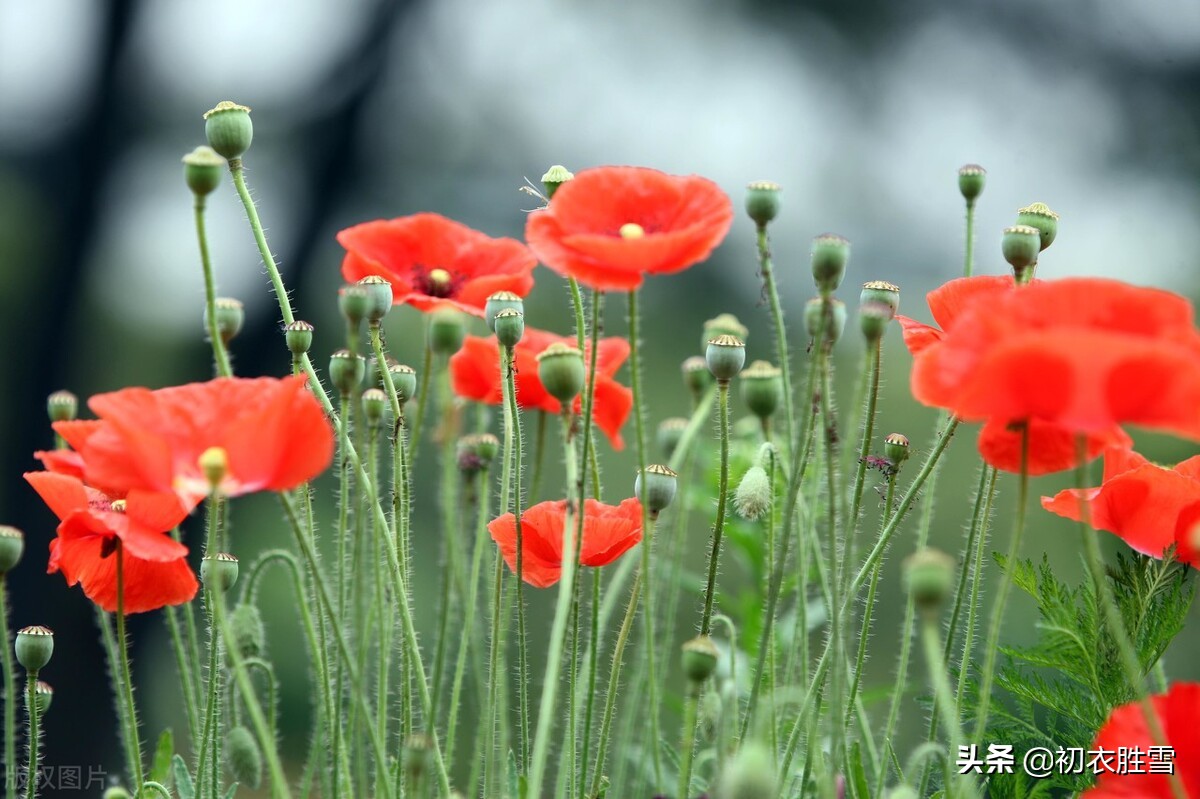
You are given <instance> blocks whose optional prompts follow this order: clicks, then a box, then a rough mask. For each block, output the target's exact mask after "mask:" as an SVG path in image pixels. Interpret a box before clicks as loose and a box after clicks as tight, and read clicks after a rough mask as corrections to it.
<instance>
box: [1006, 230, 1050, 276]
mask: <svg viewBox="0 0 1200 799" xmlns="http://www.w3.org/2000/svg"><path fill="white" fill-rule="evenodd" d="M1041 249H1042V234H1041V232H1040V231H1039V230H1038V229H1037V228H1035V227H1030V226H1029V225H1013V226H1012V227H1006V228H1005V229H1004V238H1002V239H1001V240H1000V250H1001V252H1003V253H1004V260H1006V261H1008V263H1009V265H1011V266H1012V268H1013V271H1014V272H1016V273H1017V275H1018V276H1020V275H1021V274H1022V273H1023V272H1024V271H1025V270H1026V269H1028V268H1029V267H1031V266H1033V265H1034V264H1036V263H1037V259H1038V253H1039V252H1041Z"/></svg>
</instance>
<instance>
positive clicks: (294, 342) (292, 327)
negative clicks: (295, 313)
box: [283, 319, 315, 356]
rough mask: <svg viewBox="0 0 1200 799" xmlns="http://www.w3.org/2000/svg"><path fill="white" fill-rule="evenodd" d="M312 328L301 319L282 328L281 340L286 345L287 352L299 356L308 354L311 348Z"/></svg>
mask: <svg viewBox="0 0 1200 799" xmlns="http://www.w3.org/2000/svg"><path fill="white" fill-rule="evenodd" d="M314 329H315V328H313V326H312V325H310V324H309V323H308V322H305V321H304V320H303V319H297V320H296V321H295V322H292V323H291V324H289V325H285V326H284V328H283V340H284V341H285V342H286V343H287V348H288V351H290V352H291V353H292V355H296V356H300V355H303V354H304V353H306V352H308V350H309V348H311V347H312V342H313V330H314Z"/></svg>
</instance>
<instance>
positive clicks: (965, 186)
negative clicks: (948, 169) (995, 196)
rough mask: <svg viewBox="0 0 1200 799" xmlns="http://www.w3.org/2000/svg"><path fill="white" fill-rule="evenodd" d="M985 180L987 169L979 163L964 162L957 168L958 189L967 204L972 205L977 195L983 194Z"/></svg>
mask: <svg viewBox="0 0 1200 799" xmlns="http://www.w3.org/2000/svg"><path fill="white" fill-rule="evenodd" d="M986 182H987V170H986V169H984V168H983V167H981V166H980V165H979V164H966V165H964V166H960V167H959V168H958V190H959V191H960V192H962V196H963V199H964V200H966V201H967V204H968V205H974V204H975V200H976V199H977V198H978V197H979V195H981V194H983V185H984V183H986Z"/></svg>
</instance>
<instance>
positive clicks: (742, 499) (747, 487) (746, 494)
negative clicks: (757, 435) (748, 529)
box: [733, 464, 772, 521]
mask: <svg viewBox="0 0 1200 799" xmlns="http://www.w3.org/2000/svg"><path fill="white" fill-rule="evenodd" d="M771 498H772V491H771V478H770V477H769V476H768V475H767V470H766V469H764V468H763V467H762V466H759V465H758V464H755V465H754V466H751V467H750V468H749V469H747V470H746V473H745V474H744V475H742V479H741V482H739V483H738V487H737V491H736V492H734V495H733V508H734V510H736V511H737V514H738V516H741V517H742V518H743V519H748V520H750V521H756V520H758V519H761V518H762V516H763V514H764V513H766V512H767V511H768V510H770V508H771Z"/></svg>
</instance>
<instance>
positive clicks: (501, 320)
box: [493, 308, 525, 349]
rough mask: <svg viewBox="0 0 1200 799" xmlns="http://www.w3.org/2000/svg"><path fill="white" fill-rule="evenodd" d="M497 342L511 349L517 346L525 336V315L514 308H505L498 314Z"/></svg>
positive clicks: (495, 328) (496, 326)
mask: <svg viewBox="0 0 1200 799" xmlns="http://www.w3.org/2000/svg"><path fill="white" fill-rule="evenodd" d="M495 321H496V325H495V327H494V328H493V329H494V330H495V331H496V340H497V341H499V342H500V346H502V347H508V348H509V349H511V348H513V347H515V346H517V344H519V343H520V341H521V339H522V338H523V337H524V336H525V314H523V313H521V312H520V311H518V310H515V309H513V308H505V309H504V310H502V311H500V312H499V313H497V314H496V320H495Z"/></svg>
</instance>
